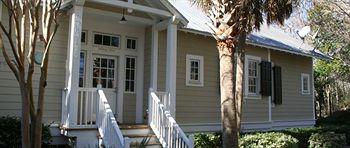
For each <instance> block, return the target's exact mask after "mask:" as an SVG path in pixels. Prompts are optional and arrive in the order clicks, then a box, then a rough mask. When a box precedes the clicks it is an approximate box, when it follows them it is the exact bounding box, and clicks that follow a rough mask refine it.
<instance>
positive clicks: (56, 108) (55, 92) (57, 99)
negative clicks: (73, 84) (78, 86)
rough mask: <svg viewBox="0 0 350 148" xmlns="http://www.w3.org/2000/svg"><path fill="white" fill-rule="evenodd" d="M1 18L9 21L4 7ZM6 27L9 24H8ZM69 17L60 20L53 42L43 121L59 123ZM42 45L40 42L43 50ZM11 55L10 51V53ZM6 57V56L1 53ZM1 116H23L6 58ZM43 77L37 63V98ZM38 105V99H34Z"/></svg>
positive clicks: (0, 81)
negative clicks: (40, 78)
mask: <svg viewBox="0 0 350 148" xmlns="http://www.w3.org/2000/svg"><path fill="white" fill-rule="evenodd" d="M3 14H4V15H3V17H2V21H3V22H7V21H8V16H7V15H6V11H5V10H4V9H3ZM5 26H6V27H8V26H7V23H5ZM68 26H69V25H68V17H67V16H63V17H61V19H60V27H59V28H58V31H57V34H56V36H55V38H54V41H53V43H52V46H51V47H52V49H51V54H50V61H49V71H48V81H47V87H46V94H45V105H44V115H43V116H44V122H45V123H50V122H56V123H59V122H60V117H61V115H60V114H61V91H62V89H63V88H64V83H65V62H66V57H67V56H66V54H67V37H68ZM4 44H5V47H6V48H7V49H9V47H10V46H9V43H8V41H7V40H6V39H5V42H4ZM42 47H43V45H42V44H40V43H39V44H38V45H37V49H38V50H40V49H41V48H42ZM9 53H10V54H12V53H11V52H9ZM0 56H1V57H3V55H2V54H1V55H0ZM11 56H12V55H11ZM0 63H1V64H0V67H1V68H0V116H5V115H12V116H20V114H21V97H20V90H19V86H18V82H17V80H16V79H15V77H14V75H13V73H12V71H10V69H9V68H8V66H7V64H6V63H5V61H4V59H3V58H1V60H0ZM39 77H40V67H39V65H35V73H34V78H33V86H34V94H36V95H34V97H37V93H38V88H37V86H38V83H39ZM35 105H36V102H35Z"/></svg>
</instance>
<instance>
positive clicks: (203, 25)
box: [169, 0, 331, 60]
mask: <svg viewBox="0 0 350 148" xmlns="http://www.w3.org/2000/svg"><path fill="white" fill-rule="evenodd" d="M169 2H170V3H171V4H172V5H173V6H174V7H175V8H176V9H177V10H178V11H179V12H180V13H181V14H182V15H183V16H184V17H185V18H186V19H187V20H188V21H189V22H188V24H187V25H186V26H185V27H184V28H183V30H184V31H189V32H194V33H198V34H203V35H208V36H211V33H212V31H211V29H210V28H209V27H208V25H207V23H211V21H210V19H209V18H208V17H207V16H206V14H205V13H204V12H203V11H201V10H200V8H198V7H196V6H195V5H192V4H191V3H190V2H189V1H188V0H169ZM247 43H248V44H251V45H254V46H260V47H265V48H269V49H273V50H278V51H284V52H288V53H292V54H297V55H302V56H308V57H314V58H319V59H325V60H330V59H331V57H330V56H328V55H326V54H324V53H322V52H321V51H319V50H317V49H315V48H314V47H313V46H311V45H309V44H307V43H304V42H303V40H301V39H300V38H296V37H293V36H292V35H291V34H289V33H286V32H285V31H284V30H282V29H281V28H280V27H278V26H277V25H270V26H268V25H267V24H266V23H264V24H263V25H262V26H261V29H260V31H254V32H252V33H251V34H250V35H249V36H248V37H247Z"/></svg>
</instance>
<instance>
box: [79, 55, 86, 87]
mask: <svg viewBox="0 0 350 148" xmlns="http://www.w3.org/2000/svg"><path fill="white" fill-rule="evenodd" d="M84 77H85V54H84V53H83V52H81V53H80V64H79V87H83V86H84Z"/></svg>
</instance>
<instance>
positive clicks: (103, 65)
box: [93, 57, 115, 88]
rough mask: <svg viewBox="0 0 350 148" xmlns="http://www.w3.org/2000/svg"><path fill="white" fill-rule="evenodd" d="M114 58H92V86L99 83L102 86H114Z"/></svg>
mask: <svg viewBox="0 0 350 148" xmlns="http://www.w3.org/2000/svg"><path fill="white" fill-rule="evenodd" d="M114 72H115V60H114V59H111V58H102V57H96V58H94V65H93V87H97V84H101V86H102V88H114V87H115V74H114Z"/></svg>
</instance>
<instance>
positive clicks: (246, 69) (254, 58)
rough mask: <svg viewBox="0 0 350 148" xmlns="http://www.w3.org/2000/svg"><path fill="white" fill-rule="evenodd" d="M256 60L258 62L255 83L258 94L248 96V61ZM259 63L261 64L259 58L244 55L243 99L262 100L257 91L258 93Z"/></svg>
mask: <svg viewBox="0 0 350 148" xmlns="http://www.w3.org/2000/svg"><path fill="white" fill-rule="evenodd" d="M249 59H251V60H256V61H258V67H257V72H258V83H257V88H258V94H249V93H248V60H249ZM260 62H261V57H257V56H251V55H246V56H245V60H244V99H254V100H259V99H262V97H261V95H260V93H259V91H260V79H261V78H260V65H259V64H260Z"/></svg>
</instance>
